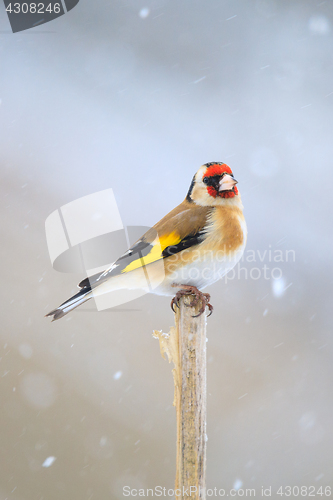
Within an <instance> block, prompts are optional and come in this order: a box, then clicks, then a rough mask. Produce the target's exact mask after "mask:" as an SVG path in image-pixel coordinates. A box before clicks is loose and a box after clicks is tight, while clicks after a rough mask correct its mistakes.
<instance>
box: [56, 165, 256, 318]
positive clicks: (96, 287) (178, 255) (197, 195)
mask: <svg viewBox="0 0 333 500" xmlns="http://www.w3.org/2000/svg"><path fill="white" fill-rule="evenodd" d="M236 184H238V181H237V180H236V179H235V177H234V174H233V172H232V170H231V168H230V167H229V166H228V165H227V164H226V163H223V162H210V163H205V164H204V165H201V167H200V168H199V169H198V171H197V172H196V173H195V175H194V176H193V179H192V182H191V184H190V187H189V189H188V192H187V194H186V197H185V199H184V201H182V202H181V203H180V204H179V205H178V206H176V207H175V208H174V209H173V210H171V212H169V213H168V214H167V215H166V216H165V217H163V218H162V219H161V220H160V221H159V222H157V224H155V225H154V226H153V227H152V228H150V229H149V230H148V231H147V232H146V233H145V234H144V235H143V236H142V237H141V238H140V239H139V240H138V241H136V242H135V243H134V245H132V246H131V247H130V248H129V249H128V250H127V251H126V252H125V253H124V254H123V255H121V256H120V257H119V258H118V259H117V260H116V261H115V262H114V263H113V264H112V265H111V266H109V267H108V268H107V269H106V270H105V271H103V272H100V273H97V274H94V275H93V276H90V277H88V278H85V279H84V280H82V281H81V282H80V283H79V284H78V287H79V289H80V290H79V292H78V293H76V294H75V295H73V296H72V297H71V298H69V299H68V300H66V301H65V302H63V303H62V304H61V305H60V306H59V307H57V308H56V309H54V310H52V311H50V312H49V313H48V314H47V315H46V316H50V317H52V321H55V320H57V319H60V318H62V317H63V316H65V315H66V314H68V313H69V312H70V311H72V310H73V309H75V308H76V307H78V306H80V305H81V304H83V303H84V302H86V301H87V300H89V299H91V298H92V297H99V296H101V295H104V294H106V293H108V292H110V291H115V290H121V289H142V290H145V291H146V292H150V293H155V294H157V295H166V296H173V299H172V301H171V308H172V310H173V311H174V312H175V307H176V306H178V307H179V300H180V298H181V297H182V296H183V295H192V296H193V298H192V300H191V302H190V304H189V305H192V306H193V305H196V304H197V303H198V302H199V301H200V300H201V306H200V309H199V313H198V314H197V316H198V315H201V314H202V313H203V312H204V311H205V309H206V306H207V307H208V309H209V314H211V313H212V311H213V306H212V305H211V304H210V295H209V294H208V293H203V292H202V291H201V290H202V289H204V288H205V287H207V286H208V285H211V284H212V283H214V282H216V281H217V280H219V279H220V278H222V277H223V276H224V275H225V274H226V273H227V272H229V271H230V270H231V269H232V268H233V267H234V266H235V265H236V264H237V262H239V260H240V259H241V257H242V255H243V253H244V249H245V245H246V240H247V227H246V222H245V218H244V215H243V205H242V201H241V196H240V193H239V191H238V188H237V186H236Z"/></svg>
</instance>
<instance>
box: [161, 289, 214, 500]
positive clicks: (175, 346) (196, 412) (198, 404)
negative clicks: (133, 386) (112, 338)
mask: <svg viewBox="0 0 333 500" xmlns="http://www.w3.org/2000/svg"><path fill="white" fill-rule="evenodd" d="M192 300H193V296H192V295H189V296H184V297H182V298H181V299H180V301H179V306H180V307H179V309H177V312H176V327H175V328H174V327H172V328H171V330H170V333H169V334H165V333H162V332H158V331H156V330H155V331H154V336H155V337H157V338H158V339H159V341H160V348H161V354H162V356H163V358H165V356H164V353H166V354H167V356H168V358H169V362H170V361H173V363H174V365H175V368H174V369H173V376H174V384H175V396H174V402H173V404H174V406H175V407H176V415H177V463H176V464H177V465H176V485H175V490H176V498H177V500H183V499H186V498H187V499H188V498H191V499H192V500H199V499H200V500H205V499H206V441H207V437H206V403H207V397H206V313H203V314H202V315H201V316H198V317H197V318H195V317H193V316H194V315H196V314H198V312H199V309H200V306H201V303H200V301H199V303H198V304H197V305H196V306H195V307H188V305H189V303H190V302H191V301H192ZM177 490H178V491H177Z"/></svg>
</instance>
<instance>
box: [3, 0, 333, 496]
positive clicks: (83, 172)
mask: <svg viewBox="0 0 333 500" xmlns="http://www.w3.org/2000/svg"><path fill="white" fill-rule="evenodd" d="M0 7H1V8H0V44H1V52H0V54H1V55H0V57H1V60H0V72H1V78H0V98H1V105H0V120H1V135H0V140H1V149H0V151H1V153H0V154H1V203H2V206H3V208H2V210H1V241H2V244H1V280H2V287H1V291H2V300H1V304H2V321H1V345H0V382H1V413H0V430H1V446H0V448H1V452H0V453H1V457H0V460H1V466H0V471H1V472H0V475H1V481H0V500H5V499H6V498H7V499H8V500H9V499H15V500H23V499H25V500H33V499H34V500H55V499H60V498H61V499H63V500H69V499H73V498H75V499H80V500H81V499H82V500H83V499H87V500H95V499H107V498H110V499H121V498H124V497H123V490H122V488H123V486H126V485H127V486H131V487H133V488H154V487H155V486H158V485H160V486H165V487H167V488H173V486H174V477H175V453H176V449H175V442H176V441H175V440H176V421H175V410H174V408H173V407H172V401H173V380H172V374H171V368H172V367H171V365H169V364H168V363H167V362H166V361H164V360H163V359H162V358H161V356H160V353H159V345H158V341H157V340H154V339H153V338H152V331H153V330H154V329H163V331H168V330H169V326H170V325H172V324H173V314H172V312H171V310H170V307H169V302H170V300H169V298H165V297H158V296H155V295H146V296H144V297H142V298H140V299H137V300H136V301H133V302H131V303H130V304H126V305H124V306H122V307H118V308H117V309H116V310H112V309H111V310H107V311H104V312H97V311H94V310H93V309H92V308H91V307H92V306H91V307H90V306H85V307H83V310H81V311H80V310H76V311H74V312H73V313H72V314H70V315H69V316H66V318H64V319H63V320H61V321H58V322H56V323H50V321H49V319H45V318H44V317H43V316H44V314H45V313H46V312H48V311H49V310H50V309H51V308H54V307H55V306H57V305H58V304H59V303H60V302H62V301H64V300H65V299H66V298H67V297H68V296H69V294H70V293H71V292H74V291H75V289H76V283H77V282H78V281H79V280H80V279H82V278H83V277H84V275H82V274H75V273H73V274H62V273H58V272H56V271H55V270H53V269H52V266H51V263H50V259H49V255H48V250H47V246H46V239H45V230H44V223H45V219H46V218H47V217H48V216H49V214H50V213H51V212H53V211H54V210H56V209H58V208H59V207H61V206H62V205H64V204H66V203H69V202H70V201H73V200H75V199H77V198H80V197H83V196H86V195H88V194H91V193H94V192H97V191H100V190H103V189H107V188H110V187H111V188H113V190H114V193H115V196H116V199H117V203H118V206H119V210H120V213H121V217H122V220H123V222H124V224H128V225H146V226H149V225H153V224H154V223H155V222H156V221H157V220H159V219H160V218H161V217H162V216H164V215H165V213H167V212H168V211H169V210H171V209H172V208H173V207H174V206H175V205H176V204H178V203H179V202H181V201H182V199H183V198H184V196H185V194H186V191H187V189H188V187H189V184H190V181H191V178H192V176H193V174H194V173H195V171H196V170H197V168H198V167H199V166H200V165H201V164H202V163H205V162H209V161H224V162H226V163H228V164H229V165H230V166H231V168H232V169H233V171H234V174H235V177H236V178H237V180H238V181H239V189H240V192H241V194H242V199H243V203H244V206H245V212H244V213H245V216H246V220H247V224H248V231H249V237H248V246H247V248H248V249H249V250H252V251H254V252H257V251H258V250H259V252H261V253H260V255H263V252H265V251H266V257H265V259H264V262H260V259H259V258H258V257H257V262H255V263H253V262H252V263H250V262H246V261H244V262H243V263H242V264H241V265H242V267H245V268H246V269H247V270H248V272H249V271H250V270H251V269H252V268H253V266H255V267H258V268H260V269H261V268H262V267H263V264H266V265H267V266H268V267H269V268H270V269H272V268H274V267H277V266H279V267H280V268H281V269H282V272H283V276H282V278H280V279H279V280H276V281H274V280H272V279H265V278H264V276H263V274H262V273H261V275H260V276H259V278H258V279H250V278H249V276H248V279H245V272H244V273H243V274H242V275H241V277H240V279H233V280H230V281H229V282H228V283H227V284H226V283H225V282H224V281H220V282H218V283H216V284H215V285H214V286H212V287H210V289H207V291H209V292H210V293H211V294H212V303H213V304H214V306H215V311H214V314H213V316H212V317H211V318H210V319H209V321H208V339H209V342H208V344H207V346H208V427H207V428H208V462H207V471H208V487H210V488H214V487H218V488H225V489H226V490H228V489H229V488H232V487H235V488H243V489H246V488H256V492H257V496H260V491H261V486H265V487H269V486H272V498H281V497H279V496H277V494H276V491H277V489H278V487H279V486H286V485H289V486H294V485H298V486H301V485H308V486H310V485H313V486H315V488H316V490H317V489H318V488H320V486H323V487H325V486H332V459H333V453H332V445H333V443H332V410H333V404H332V354H333V353H332V334H331V326H332V321H331V316H332V312H331V309H332V299H333V296H332V244H333V241H332V222H331V219H332V216H331V210H332V201H331V183H332V180H333V174H332V153H333V145H332V124H333V115H332V110H333V64H332V54H333V6H332V2H330V1H320V0H316V1H315V0H311V1H310V0H299V1H296V0H289V1H287V0H284V1H283V0H280V1H277V0H276V1H274V0H257V1H255V0H249V1H245V0H233V1H227V0H219V1H217V0H212V1H208V2H204V1H203V0H202V1H189V0H188V1H182V2H175V1H167V0H147V1H146V0H145V1H143V2H137V1H134V0H123V1H119V0H118V1H114V2H110V1H102V0H100V1H94V2H92V1H90V2H89V1H88V0H81V1H80V2H79V4H78V5H77V7H75V9H73V10H72V11H71V12H69V13H68V14H66V15H65V16H63V17H60V18H58V19H57V20H55V21H53V22H52V23H48V24H45V25H42V26H40V27H39V28H36V29H34V30H30V31H26V32H21V33H17V34H15V35H13V34H12V33H11V31H10V25H9V21H8V19H7V16H6V12H5V9H4V5H3V4H1V5H0ZM277 249H279V250H281V251H282V253H283V255H285V252H286V251H287V250H294V252H295V261H293V259H292V260H289V261H288V262H280V263H278V264H276V263H274V262H269V258H268V250H271V251H274V250H277ZM256 255H257V254H256ZM258 259H259V261H258ZM269 276H270V275H269ZM255 277H257V274H255ZM128 309H130V310H128ZM50 457H55V459H54V458H50ZM47 459H48V460H47ZM45 461H46V462H45Z"/></svg>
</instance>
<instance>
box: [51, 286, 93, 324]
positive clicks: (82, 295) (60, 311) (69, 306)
mask: <svg viewBox="0 0 333 500" xmlns="http://www.w3.org/2000/svg"><path fill="white" fill-rule="evenodd" d="M91 296H92V291H91V288H90V287H86V288H82V290H80V291H79V292H78V293H77V294H75V295H73V297H71V298H70V299H68V300H66V302H64V303H63V304H61V305H60V306H59V307H57V309H53V311H50V312H49V313H48V314H46V316H53V318H52V321H55V320H56V319H59V318H62V317H63V316H65V314H67V313H69V312H70V311H72V310H73V309H75V308H76V307H78V306H80V305H81V304H83V302H86V301H87V300H89V299H90V298H91Z"/></svg>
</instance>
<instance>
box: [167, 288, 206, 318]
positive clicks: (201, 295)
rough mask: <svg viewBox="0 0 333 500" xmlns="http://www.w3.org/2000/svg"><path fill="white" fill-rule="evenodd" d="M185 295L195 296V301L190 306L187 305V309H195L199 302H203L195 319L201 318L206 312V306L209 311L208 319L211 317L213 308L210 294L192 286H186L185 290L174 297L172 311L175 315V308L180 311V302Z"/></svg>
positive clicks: (179, 291)
mask: <svg viewBox="0 0 333 500" xmlns="http://www.w3.org/2000/svg"><path fill="white" fill-rule="evenodd" d="M184 295H194V297H193V299H192V300H191V302H190V303H189V304H185V305H186V306H187V307H195V306H196V305H197V304H198V302H199V300H201V307H200V309H199V313H198V314H196V315H194V316H193V318H197V317H198V316H201V314H203V313H204V312H205V309H206V306H207V307H208V309H209V314H208V316H207V317H209V316H211V315H212V313H213V306H212V305H211V304H210V303H209V301H210V295H209V293H202V292H200V290H198V289H197V287H195V286H190V285H184V288H182V289H181V290H178V292H177V293H176V295H175V296H174V297H173V299H172V301H171V309H172V311H173V312H174V313H176V311H175V309H174V306H176V307H178V309H179V300H180V298H181V297H183V296H184Z"/></svg>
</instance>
